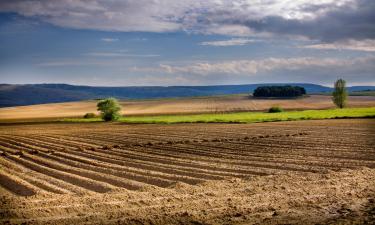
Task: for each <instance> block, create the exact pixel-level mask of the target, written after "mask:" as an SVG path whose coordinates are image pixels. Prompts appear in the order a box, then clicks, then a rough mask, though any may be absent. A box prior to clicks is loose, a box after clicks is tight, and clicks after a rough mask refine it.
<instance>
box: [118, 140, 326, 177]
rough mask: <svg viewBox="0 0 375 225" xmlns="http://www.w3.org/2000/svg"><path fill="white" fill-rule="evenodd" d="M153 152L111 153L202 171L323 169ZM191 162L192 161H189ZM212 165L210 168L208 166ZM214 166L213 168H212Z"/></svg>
mask: <svg viewBox="0 0 375 225" xmlns="http://www.w3.org/2000/svg"><path fill="white" fill-rule="evenodd" d="M150 148H152V150H150V151H149V152H147V153H146V152H144V151H142V150H140V148H135V149H136V151H130V150H126V149H124V148H121V150H115V149H112V150H111V151H116V152H121V153H122V152H126V156H128V157H129V155H132V158H134V159H144V158H148V159H149V160H150V161H153V162H156V161H158V162H161V163H167V162H168V161H171V160H170V158H173V164H174V165H177V166H188V165H189V164H193V162H194V164H195V165H194V167H196V168H201V169H211V170H212V168H221V166H220V164H221V165H227V166H236V167H237V169H236V171H239V169H240V168H239V167H238V166H241V167H242V169H244V170H247V169H251V168H254V167H255V168H265V169H276V170H280V169H281V170H288V171H300V172H313V171H317V170H319V169H322V168H321V167H315V168H311V166H310V168H306V166H303V165H287V163H285V162H283V164H282V166H281V165H280V164H281V163H276V162H272V163H261V162H259V161H248V159H246V160H240V159H238V158H234V157H233V158H229V157H226V158H221V157H218V156H215V157H204V158H200V159H199V161H198V160H196V155H195V152H191V154H190V155H178V156H176V155H171V154H169V155H168V156H166V155H167V154H164V155H163V156H160V154H157V153H155V152H154V150H155V149H158V150H160V151H162V150H164V149H165V147H163V148H158V147H157V146H152V147H150ZM189 160H190V161H189ZM207 164H208V165H210V166H207ZM211 165H212V166H211Z"/></svg>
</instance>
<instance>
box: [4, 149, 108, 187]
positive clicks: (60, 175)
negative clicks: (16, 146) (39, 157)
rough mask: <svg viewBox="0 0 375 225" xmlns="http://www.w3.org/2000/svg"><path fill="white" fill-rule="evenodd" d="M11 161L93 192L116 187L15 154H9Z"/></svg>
mask: <svg viewBox="0 0 375 225" xmlns="http://www.w3.org/2000/svg"><path fill="white" fill-rule="evenodd" d="M7 157H8V158H9V159H10V160H11V161H13V162H15V163H19V164H21V165H23V166H25V167H27V168H29V169H31V170H34V171H36V172H39V173H42V174H45V175H47V176H51V177H54V178H56V179H60V180H63V181H65V182H68V183H71V184H73V185H77V186H80V187H82V188H84V189H87V191H93V192H99V193H105V192H109V191H111V190H113V189H115V187H114V186H112V185H109V184H107V183H103V182H100V181H96V180H92V179H89V178H86V177H82V176H78V175H74V174H70V173H67V172H63V171H59V170H56V169H53V168H49V167H46V166H43V165H39V164H37V163H35V162H32V161H29V160H26V159H24V158H20V157H15V156H7Z"/></svg>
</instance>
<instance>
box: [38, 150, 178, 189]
mask: <svg viewBox="0 0 375 225" xmlns="http://www.w3.org/2000/svg"><path fill="white" fill-rule="evenodd" d="M40 155H41V156H43V157H44V158H46V159H51V160H54V161H56V162H59V163H61V164H65V165H68V166H72V167H76V168H79V169H86V170H88V171H94V172H98V173H103V174H107V175H110V176H115V177H118V179H119V180H124V179H125V181H128V182H133V181H135V182H139V183H141V184H143V183H145V184H150V185H155V186H159V187H168V186H170V185H172V184H173V183H174V181H172V180H166V179H162V178H154V177H151V176H141V175H138V174H134V173H124V172H122V171H118V170H114V169H108V168H105V167H100V166H95V165H88V164H85V163H82V162H79V161H75V160H71V159H67V158H64V157H58V156H55V155H47V154H40Z"/></svg>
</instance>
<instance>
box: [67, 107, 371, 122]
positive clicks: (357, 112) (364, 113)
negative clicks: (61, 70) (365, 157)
mask: <svg viewBox="0 0 375 225" xmlns="http://www.w3.org/2000/svg"><path fill="white" fill-rule="evenodd" d="M370 117H375V107H370V108H345V109H325V110H304V111H286V112H280V113H266V112H238V113H223V114H197V115H161V116H124V117H121V118H120V120H119V122H124V123H148V124H150V123H155V124H173V123H257V122H270V121H289V120H312V119H335V118H370ZM60 121H63V122H99V121H101V119H100V118H91V119H83V118H66V119H63V120H60Z"/></svg>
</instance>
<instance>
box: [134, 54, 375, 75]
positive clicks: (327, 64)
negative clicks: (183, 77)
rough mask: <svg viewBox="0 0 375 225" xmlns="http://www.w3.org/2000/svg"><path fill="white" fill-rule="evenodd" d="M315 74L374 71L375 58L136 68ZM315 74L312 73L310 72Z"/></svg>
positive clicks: (206, 72) (177, 71)
mask: <svg viewBox="0 0 375 225" xmlns="http://www.w3.org/2000/svg"><path fill="white" fill-rule="evenodd" d="M306 69H310V73H314V70H321V69H327V70H346V71H347V72H353V73H355V72H356V70H364V69H366V70H367V71H372V70H375V57H374V56H371V57H361V58H353V59H339V58H315V57H300V58H266V59H260V60H233V61H223V62H216V63H210V62H199V63H194V64H190V65H180V66H173V65H167V64H161V65H160V66H159V67H155V68H134V70H136V71H143V72H158V73H160V72H161V73H170V74H197V75H202V76H208V75H213V74H230V75H257V74H259V73H268V72H272V71H277V70H288V71H300V70H301V71H302V70H306ZM311 71H312V72H311Z"/></svg>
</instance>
